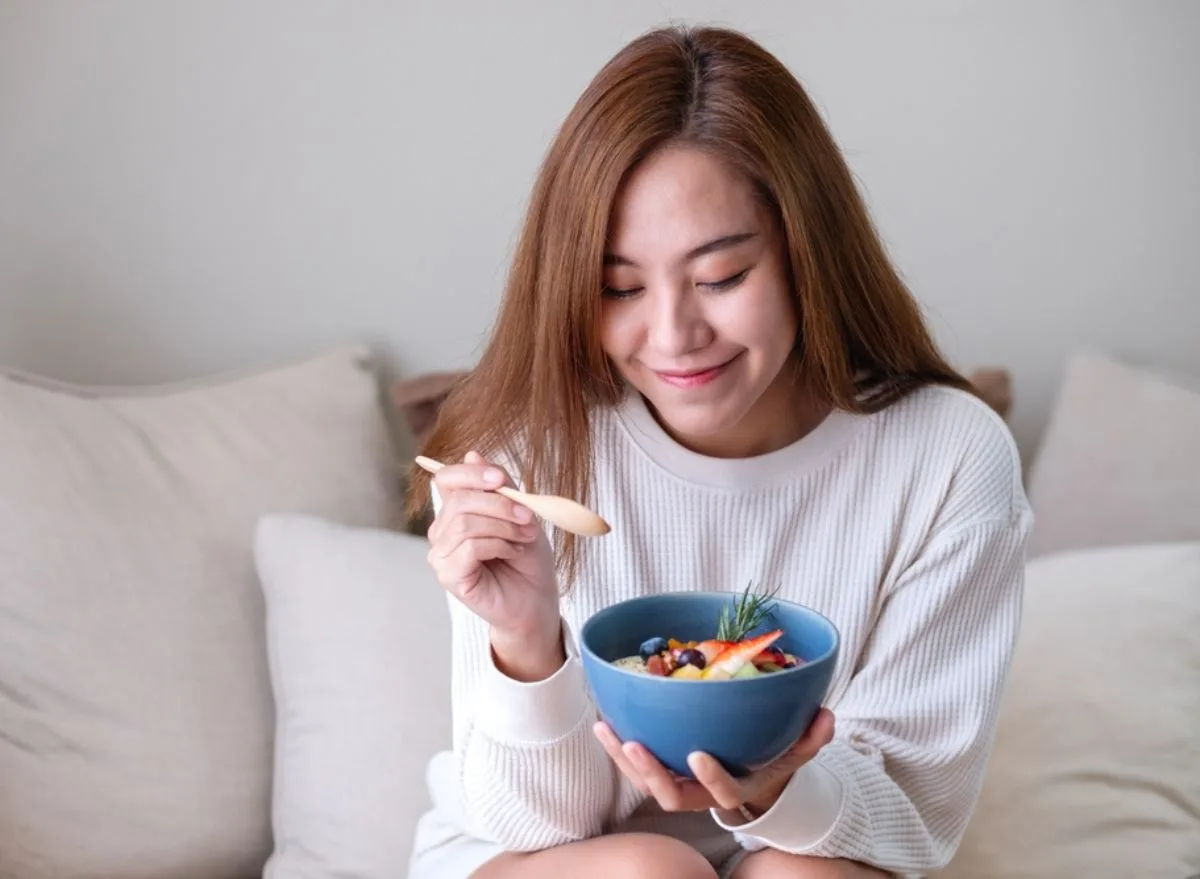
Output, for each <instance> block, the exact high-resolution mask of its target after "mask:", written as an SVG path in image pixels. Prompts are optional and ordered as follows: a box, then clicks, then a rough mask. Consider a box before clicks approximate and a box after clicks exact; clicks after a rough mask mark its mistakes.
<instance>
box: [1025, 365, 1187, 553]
mask: <svg viewBox="0 0 1200 879" xmlns="http://www.w3.org/2000/svg"><path fill="white" fill-rule="evenodd" d="M1197 386H1198V387H1197V388H1189V387H1186V386H1185V385H1184V384H1183V383H1182V382H1178V381H1175V380H1171V379H1168V378H1166V377H1165V376H1162V375H1160V374H1157V373H1154V372H1151V371H1148V370H1145V369H1139V368H1136V367H1133V366H1130V365H1127V364H1123V363H1119V362H1117V361H1115V360H1112V359H1109V358H1107V357H1103V356H1100V355H1096V354H1090V353H1078V354H1076V355H1074V356H1073V357H1071V358H1070V360H1069V361H1068V363H1067V368H1066V375H1065V377H1064V380H1063V383H1062V387H1061V388H1060V390H1059V394H1058V399H1057V401H1056V402H1055V405H1054V409H1053V411H1052V413H1051V417H1050V421H1049V424H1048V425H1047V428H1046V434H1045V436H1044V438H1043V441H1042V444H1041V447H1040V449H1039V450H1038V452H1037V455H1036V457H1035V459H1034V462H1033V467H1032V470H1031V472H1030V482H1029V499H1030V503H1031V504H1032V506H1033V511H1034V513H1035V515H1036V516H1037V524H1035V525H1034V528H1033V534H1032V535H1031V537H1030V542H1029V554H1030V556H1031V557H1033V556H1038V555H1042V554H1043V553H1049V552H1055V551H1059V550H1067V549H1081V548H1085V547H1094V546H1111V545H1115V544H1122V543H1145V542H1160V541H1173V540H1195V539H1200V466H1198V465H1197V455H1198V454H1200V392H1198V390H1200V382H1197Z"/></svg>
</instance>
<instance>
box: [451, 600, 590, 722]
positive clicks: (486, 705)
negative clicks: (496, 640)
mask: <svg viewBox="0 0 1200 879" xmlns="http://www.w3.org/2000/svg"><path fill="white" fill-rule="evenodd" d="M562 627H563V647H564V649H565V651H566V654H567V659H566V662H564V663H563V664H562V665H561V666H559V668H558V670H557V671H556V672H554V674H552V675H550V677H548V678H545V679H544V680H540V681H534V682H533V683H524V682H522V681H517V680H514V679H512V678H510V677H509V676H508V675H506V674H504V673H503V672H502V671H500V669H499V668H497V667H496V659H495V656H494V655H493V654H492V651H491V649H490V648H489V649H488V661H487V664H486V665H485V667H484V672H483V676H482V679H481V681H480V684H479V687H478V689H477V690H476V693H477V695H476V699H475V724H476V728H477V729H478V730H479V731H480V732H482V733H483V734H484V735H486V736H487V737H488V738H489V739H491V740H492V741H494V742H496V743H497V744H502V745H546V744H550V743H552V742H556V741H558V740H559V739H562V738H565V737H566V736H567V735H568V734H569V733H571V732H572V731H573V730H574V729H575V727H577V726H578V725H579V722H580V720H582V719H583V715H584V713H585V712H586V711H587V710H588V709H589V707H590V706H591V699H590V698H589V697H588V688H587V680H586V678H585V677H584V674H583V665H582V663H581V662H580V659H579V651H578V649H577V648H576V646H575V639H574V637H573V632H572V631H571V629H570V627H569V626H568V625H567V622H566V621H565V620H564V621H563V623H562Z"/></svg>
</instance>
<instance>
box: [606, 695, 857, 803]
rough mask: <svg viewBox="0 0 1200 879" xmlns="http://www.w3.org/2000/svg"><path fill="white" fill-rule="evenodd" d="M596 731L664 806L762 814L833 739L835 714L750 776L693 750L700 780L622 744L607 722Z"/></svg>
mask: <svg viewBox="0 0 1200 879" xmlns="http://www.w3.org/2000/svg"><path fill="white" fill-rule="evenodd" d="M592 731H593V732H594V733H595V735H596V738H597V739H599V740H600V743H601V744H602V745H604V749H605V750H606V751H608V755H609V756H610V757H611V758H612V759H613V762H615V763H616V764H617V766H618V767H620V769H621V771H622V772H624V773H625V775H626V777H627V778H628V779H629V780H630V781H631V782H633V784H634V786H635V787H636V788H637V789H638V790H640V791H641V792H642V793H644V794H646V795H647V796H652V797H654V799H656V800H658V804H659V806H661V807H662V809H663V811H666V812H699V811H703V810H706V809H736V808H738V807H739V806H743V805H744V806H747V807H748V808H750V809H752V810H754V811H756V812H758V813H759V814H761V813H763V812H765V811H767V810H768V809H769V808H771V806H772V805H774V803H775V801H776V800H777V799H779V795H780V794H781V793H783V789H784V788H785V787H787V783H788V781H789V780H791V777H792V775H793V773H795V772H796V770H797V769H799V768H800V767H801V766H803V765H804V764H805V763H807V762H808V761H809V760H811V759H812V758H813V757H815V756H816V754H817V752H818V751H819V750H821V748H823V747H824V746H825V745H826V744H828V743H829V741H830V739H832V738H833V713H832V712H830V711H829V709H827V708H822V709H821V710H820V711H819V712H817V716H816V717H814V718H813V722H812V723H811V724H809V727H808V731H807V732H805V734H804V735H803V736H802V737H801V738H799V739H797V740H796V742H795V744H793V745H792V746H791V747H790V748H788V750H787V751H786V752H784V754H783V755H782V756H781V757H779V758H778V759H777V760H775V761H774V762H772V763H768V764H767V765H766V766H761V767H759V768H757V769H756V770H755V771H754V772H752V773H751V774H750V775H748V776H746V777H745V778H734V777H733V776H732V775H730V774H729V773H728V772H726V771H725V770H724V769H722V768H721V764H720V763H718V762H717V760H716V759H715V758H713V757H712V756H710V755H708V754H705V753H702V752H700V751H695V752H693V753H691V754H689V755H688V766H689V767H690V768H691V770H692V773H693V775H695V776H696V779H695V780H694V781H693V780H692V779H686V778H680V777H679V776H678V775H676V774H675V773H673V772H671V771H670V770H669V769H667V768H666V767H665V766H663V765H662V764H661V763H659V762H658V760H656V759H655V758H654V755H653V754H651V753H650V751H649V750H647V749H646V748H645V747H643V746H642V745H640V744H638V743H637V742H624V743H622V742H621V741H620V739H618V738H617V736H616V734H615V733H614V732H613V731H612V728H611V727H609V725H608V724H606V723H604V722H603V721H601V722H599V723H597V724H596V725H595V726H594V727H593V728H592Z"/></svg>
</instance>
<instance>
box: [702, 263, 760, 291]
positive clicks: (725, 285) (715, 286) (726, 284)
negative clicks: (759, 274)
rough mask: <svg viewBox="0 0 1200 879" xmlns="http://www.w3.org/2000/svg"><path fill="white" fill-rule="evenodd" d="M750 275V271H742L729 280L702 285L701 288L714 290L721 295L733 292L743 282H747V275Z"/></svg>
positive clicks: (724, 279)
mask: <svg viewBox="0 0 1200 879" xmlns="http://www.w3.org/2000/svg"><path fill="white" fill-rule="evenodd" d="M748 274H750V270H749V269H742V270H741V271H740V272H738V273H737V274H736V275H730V276H729V277H728V278H723V279H722V280H720V281H710V282H708V283H701V284H699V286H701V287H704V288H705V289H707V290H714V291H716V292H718V293H720V292H722V291H724V290H732V289H733V288H734V287H736V286H737V285H738V284H740V283H742V281H744V280H746V275H748Z"/></svg>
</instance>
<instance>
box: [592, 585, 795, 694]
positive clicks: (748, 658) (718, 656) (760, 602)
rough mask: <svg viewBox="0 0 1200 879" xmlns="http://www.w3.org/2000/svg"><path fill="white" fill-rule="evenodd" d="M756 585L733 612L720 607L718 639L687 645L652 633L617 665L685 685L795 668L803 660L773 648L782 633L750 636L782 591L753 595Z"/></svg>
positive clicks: (781, 631)
mask: <svg viewBox="0 0 1200 879" xmlns="http://www.w3.org/2000/svg"><path fill="white" fill-rule="evenodd" d="M752 586H753V583H751V584H750V585H749V586H747V587H746V591H745V592H743V593H742V594H741V596H740V597H739V598H738V600H737V603H736V604H735V605H734V607H733V611H732V613H730V612H729V609H728V608H723V609H722V614H721V618H720V620H719V621H718V624H717V633H716V637H713V638H706V639H705V640H703V641H696V640H686V641H685V640H679V639H677V638H672V637H663V636H661V635H654V636H652V637H650V638H647V639H646V640H645V641H643V642H642V644H641V647H640V648H639V649H638V652H637V653H636V654H634V655H632V656H622V657H619V658H618V659H615V660H614V661H613V665H616V666H618V667H619V668H623V669H625V670H626V671H631V672H634V673H635V674H648V675H654V676H656V677H667V678H673V679H675V680H681V681H727V680H731V679H734V678H751V677H755V676H757V675H761V674H771V673H772V672H777V671H783V670H785V669H789V668H796V667H797V666H799V665H801V664H802V662H803V661H802V660H801V659H799V658H798V657H796V656H794V655H793V654H791V653H786V652H784V651H783V650H780V649H778V648H777V647H775V646H774V644H775V642H776V641H778V640H779V639H780V638H781V637H783V635H784V631H783V629H775V630H773V631H770V632H765V633H763V634H761V635H756V636H755V637H749V633H750V632H752V631H754V629H756V628H757V627H758V626H759V625H761V624H762V622H763V620H764V619H765V618H766V616H767V613H768V612H769V610H770V600H771V598H772V597H773V596H774V594H775V592H776V591H778V590H777V589H776V590H774V591H772V592H769V593H766V594H752V593H751V587H752Z"/></svg>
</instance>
